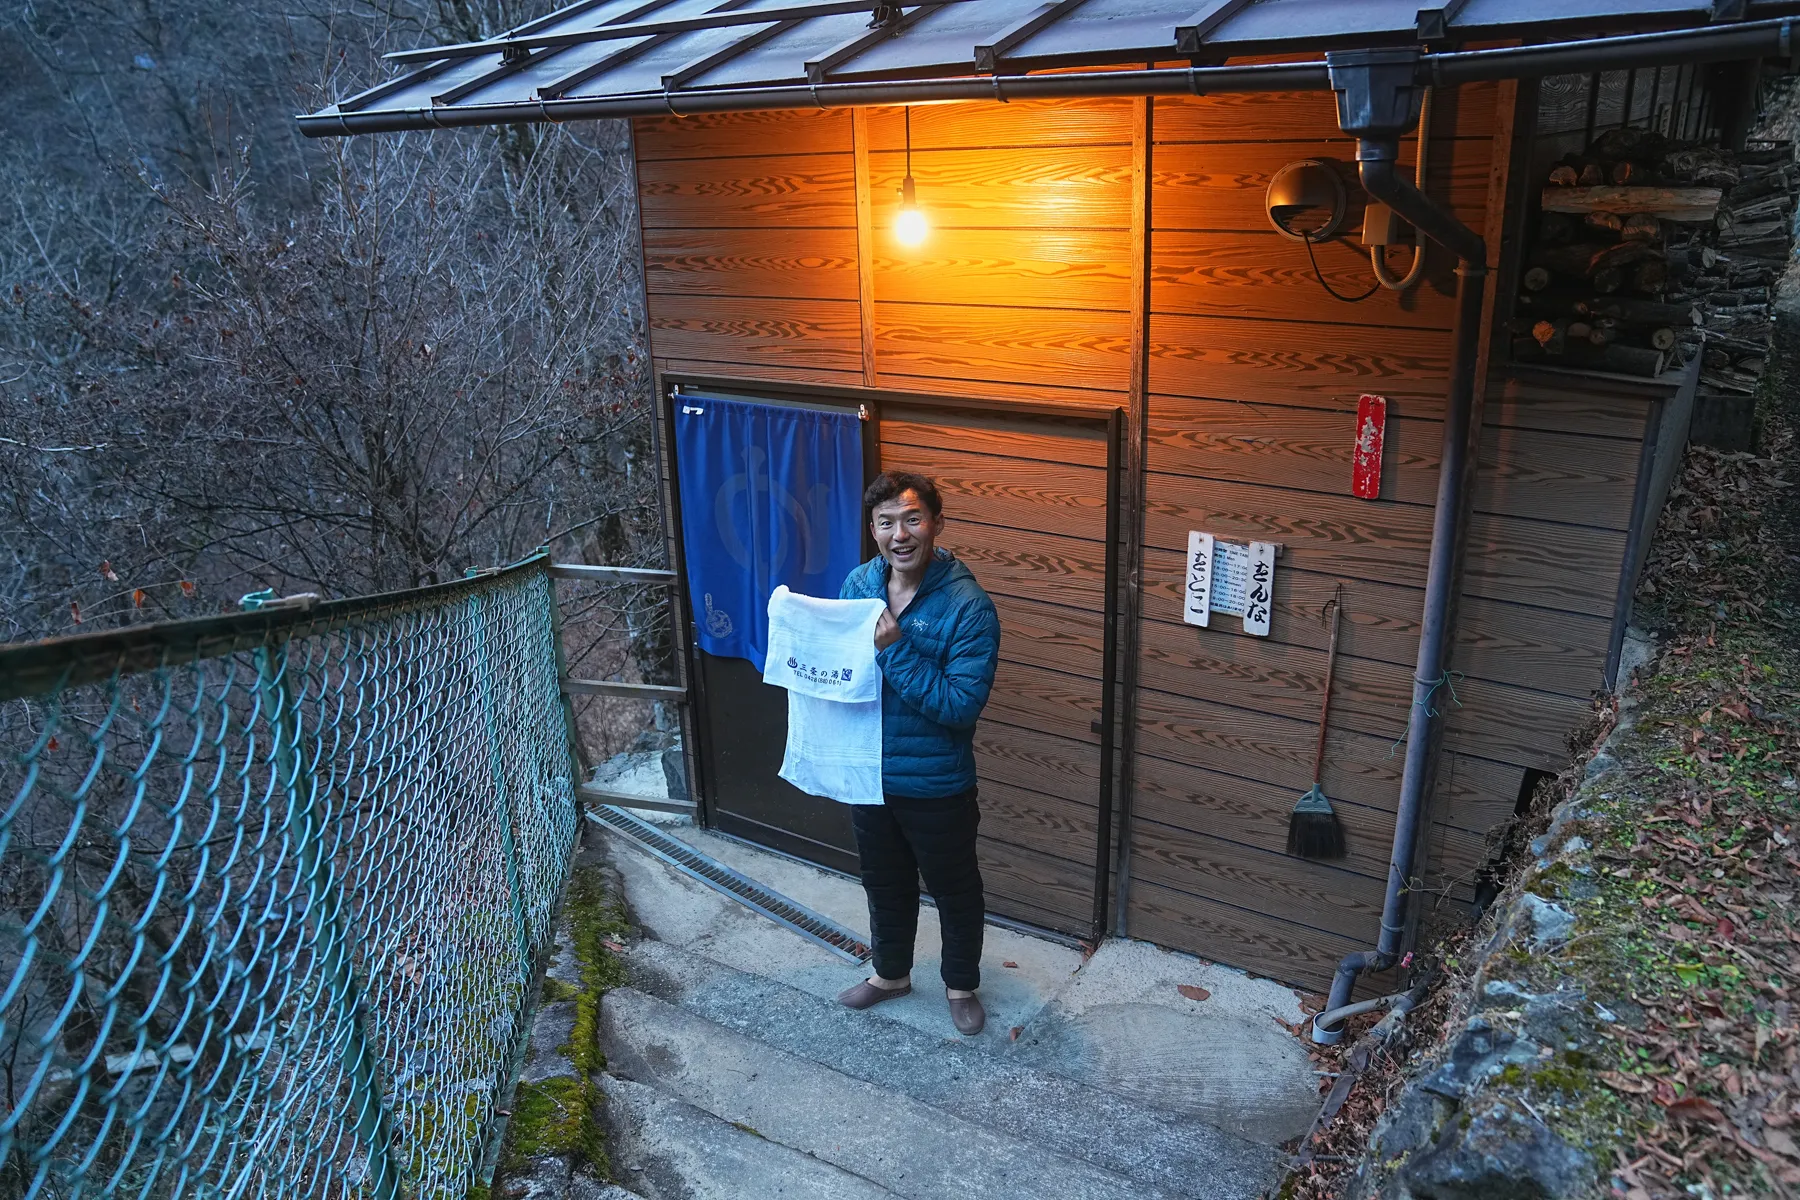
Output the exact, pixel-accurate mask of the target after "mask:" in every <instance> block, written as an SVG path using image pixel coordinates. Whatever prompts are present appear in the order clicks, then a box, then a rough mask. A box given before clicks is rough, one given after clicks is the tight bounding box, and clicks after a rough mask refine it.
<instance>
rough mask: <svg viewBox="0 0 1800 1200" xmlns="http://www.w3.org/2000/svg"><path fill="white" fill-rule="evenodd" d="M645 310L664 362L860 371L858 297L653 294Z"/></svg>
mask: <svg viewBox="0 0 1800 1200" xmlns="http://www.w3.org/2000/svg"><path fill="white" fill-rule="evenodd" d="M648 307H649V310H650V338H651V343H652V345H654V347H655V349H656V353H657V354H658V355H659V356H661V357H665V358H672V359H675V358H679V359H691V360H695V361H700V362H711V363H734V364H742V365H744V366H746V367H752V368H758V369H760V368H762V367H764V366H788V367H794V368H799V369H802V370H807V371H853V372H856V374H857V376H858V377H859V378H860V376H861V374H862V324H861V321H860V319H859V317H858V314H857V308H856V301H854V300H849V301H843V300H745V299H740V298H737V297H725V296H680V297H675V296H658V295H654V294H653V295H651V296H650V297H649V299H648Z"/></svg>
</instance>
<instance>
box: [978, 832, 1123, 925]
mask: <svg viewBox="0 0 1800 1200" xmlns="http://www.w3.org/2000/svg"><path fill="white" fill-rule="evenodd" d="M975 857H976V859H977V860H978V861H979V862H980V863H981V882H982V884H983V889H984V891H985V892H986V894H987V907H988V911H989V912H991V913H998V914H999V915H1001V916H1004V917H1012V918H1013V919H1014V920H1018V921H1026V922H1028V923H1030V924H1032V925H1036V926H1038V927H1040V928H1043V929H1053V930H1056V931H1057V932H1059V933H1066V934H1072V935H1075V936H1083V937H1085V936H1086V935H1087V933H1088V926H1089V924H1090V923H1091V922H1092V921H1093V917H1094V884H1093V874H1094V866H1093V864H1092V863H1086V864H1083V863H1077V862H1071V861H1069V860H1068V859H1063V858H1057V857H1054V856H1053V855H1049V854H1040V853H1038V852H1037V851H1035V850H1029V849H1026V848H1025V847H1023V846H1019V845H1017V844H1016V843H1012V842H1001V841H997V840H995V839H993V838H990V837H987V836H985V835H984V836H982V837H979V838H977V839H976V843H975Z"/></svg>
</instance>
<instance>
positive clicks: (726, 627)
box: [706, 592, 734, 637]
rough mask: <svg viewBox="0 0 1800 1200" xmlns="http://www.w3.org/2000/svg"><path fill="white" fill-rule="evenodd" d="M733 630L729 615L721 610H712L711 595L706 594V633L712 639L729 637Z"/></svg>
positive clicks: (709, 593)
mask: <svg viewBox="0 0 1800 1200" xmlns="http://www.w3.org/2000/svg"><path fill="white" fill-rule="evenodd" d="M733 628H734V626H733V625H732V624H731V614H730V613H728V612H726V611H725V610H724V609H722V608H714V607H713V602H712V593H711V592H708V593H706V632H708V633H710V634H711V635H712V636H713V637H730V636H731V631H732V629H733Z"/></svg>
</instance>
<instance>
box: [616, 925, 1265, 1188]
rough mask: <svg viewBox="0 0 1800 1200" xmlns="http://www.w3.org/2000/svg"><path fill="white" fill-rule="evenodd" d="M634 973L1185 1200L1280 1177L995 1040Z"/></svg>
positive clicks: (728, 971)
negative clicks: (1197, 1185)
mask: <svg viewBox="0 0 1800 1200" xmlns="http://www.w3.org/2000/svg"><path fill="white" fill-rule="evenodd" d="M626 966H627V969H628V971H629V972H630V975H631V978H632V982H633V984H634V986H636V987H638V988H639V989H641V990H643V991H645V992H648V993H651V994H653V995H655V996H657V997H658V998H660V999H662V1000H665V1001H667V1002H668V1003H670V1004H674V1005H676V1006H678V1007H680V1008H682V1009H685V1010H686V1011H687V1012H689V1013H692V1014H693V1015H695V1016H697V1017H700V1018H703V1019H704V1020H705V1021H708V1022H711V1023H713V1024H716V1025H719V1026H722V1027H724V1028H726V1029H729V1030H731V1031H733V1032H735V1033H738V1034H742V1035H743V1036H745V1037H748V1038H751V1039H753V1040H754V1041H756V1042H757V1043H759V1044H760V1045H762V1046H766V1047H772V1048H774V1049H776V1050H781V1051H785V1052H787V1053H789V1054H794V1055H797V1056H800V1057H802V1058H807V1059H810V1060H812V1061H813V1062H815V1063H818V1064H819V1065H821V1066H826V1067H829V1068H831V1069H832V1070H834V1071H836V1072H837V1073H839V1074H842V1075H847V1076H849V1077H851V1078H853V1079H860V1080H863V1081H864V1082H866V1083H871V1084H874V1085H876V1086H878V1087H881V1088H884V1089H886V1090H887V1091H890V1092H893V1093H897V1094H899V1095H902V1096H906V1097H908V1098H910V1099H912V1100H916V1101H919V1102H920V1103H922V1104H928V1105H930V1106H932V1107H934V1108H937V1109H940V1110H942V1111H944V1112H947V1113H950V1114H951V1115H953V1116H957V1117H961V1118H962V1119H964V1120H966V1121H971V1122H975V1123H978V1124H981V1125H985V1126H988V1127H989V1128H992V1129H994V1130H996V1131H999V1132H1001V1133H1004V1134H1007V1135H1009V1136H1010V1137H1012V1138H1015V1139H1018V1140H1020V1141H1025V1142H1030V1143H1034V1144H1036V1145H1040V1146H1050V1147H1054V1148H1055V1149H1056V1151H1057V1152H1058V1153H1060V1154H1066V1155H1069V1156H1070V1157H1073V1158H1079V1159H1081V1160H1083V1161H1084V1162H1087V1163H1091V1164H1093V1165H1095V1166H1098V1167H1102V1168H1104V1169H1106V1170H1108V1171H1112V1172H1116V1173H1118V1174H1121V1175H1125V1176H1127V1177H1129V1178H1131V1179H1133V1180H1136V1181H1138V1182H1139V1183H1141V1184H1143V1185H1144V1186H1145V1187H1147V1188H1150V1189H1158V1190H1160V1191H1161V1192H1165V1193H1168V1194H1172V1195H1184V1194H1186V1189H1187V1188H1188V1186H1189V1185H1190V1184H1191V1182H1192V1181H1193V1180H1196V1179H1209V1180H1239V1181H1246V1182H1248V1181H1255V1180H1261V1179H1264V1178H1267V1177H1268V1175H1269V1174H1270V1172H1271V1171H1273V1170H1274V1169H1275V1166H1276V1162H1277V1158H1278V1156H1277V1155H1276V1153H1275V1152H1274V1151H1272V1150H1271V1149H1270V1148H1269V1147H1267V1146H1263V1145H1260V1144H1257V1143H1255V1142H1250V1141H1247V1140H1244V1139H1242V1138H1239V1137H1235V1136H1232V1135H1231V1134H1228V1133H1225V1132H1222V1131H1221V1130H1219V1129H1216V1128H1214V1127H1213V1126H1211V1125H1208V1124H1203V1123H1201V1122H1199V1121H1195V1120H1192V1119H1191V1118H1189V1117H1187V1116H1184V1115H1180V1114H1176V1113H1171V1112H1167V1111H1164V1110H1162V1109H1159V1108H1156V1107H1154V1106H1153V1105H1148V1104H1140V1103H1138V1102H1136V1101H1133V1100H1131V1099H1129V1098H1126V1097H1124V1096H1121V1095H1118V1094H1116V1093H1114V1092H1110V1091H1103V1090H1100V1089H1097V1088H1095V1087H1092V1086H1090V1085H1088V1084H1087V1083H1083V1082H1079V1081H1076V1080H1073V1079H1069V1078H1065V1077H1063V1076H1061V1075H1057V1074H1054V1073H1051V1072H1047V1071H1041V1070H1036V1069H1033V1068H1031V1067H1029V1066H1026V1065H1024V1064H1023V1063H1020V1062H1018V1061H1016V1057H1017V1056H1016V1055H1008V1054H1004V1053H1001V1054H995V1053H990V1052H989V1050H988V1048H984V1047H983V1045H982V1040H983V1039H976V1040H973V1041H964V1040H961V1039H945V1038H943V1037H940V1036H936V1035H932V1034H925V1033H920V1032H919V1031H917V1030H915V1029H913V1028H911V1027H910V1026H908V1025H905V1024H902V1023H900V1022H898V1021H876V1020H873V1019H872V1014H870V1013H860V1012H852V1011H851V1010H849V1009H847V1008H845V1007H843V1006H842V1005H840V1004H836V1003H833V1002H832V1001H829V1000H823V999H819V998H817V997H814V996H809V995H806V994H805V993H803V992H798V991H795V990H794V989H793V988H790V987H787V986H786V985H784V984H780V983H776V982H775V981H774V980H771V979H767V978H765V977H763V976H760V975H749V974H745V973H744V972H741V971H736V970H733V969H732V968H730V967H726V966H721V965H720V964H718V963H715V962H713V961H711V960H710V959H707V958H703V957H701V956H699V955H696V954H690V953H688V952H687V951H684V950H680V949H677V948H676V947H673V946H670V945H667V944H665V943H662V942H654V941H644V942H639V943H637V944H635V945H633V946H632V947H631V948H630V950H629V951H628V953H627V956H626ZM1214 1194H1215V1195H1217V1196H1220V1197H1225V1196H1244V1197H1251V1196H1255V1195H1256V1188H1255V1187H1238V1186H1234V1185H1230V1184H1225V1185H1221V1186H1220V1187H1219V1188H1218V1190H1217V1191H1216V1192H1215V1193H1214Z"/></svg>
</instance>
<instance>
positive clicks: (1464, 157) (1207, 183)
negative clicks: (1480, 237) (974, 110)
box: [914, 108, 1489, 308]
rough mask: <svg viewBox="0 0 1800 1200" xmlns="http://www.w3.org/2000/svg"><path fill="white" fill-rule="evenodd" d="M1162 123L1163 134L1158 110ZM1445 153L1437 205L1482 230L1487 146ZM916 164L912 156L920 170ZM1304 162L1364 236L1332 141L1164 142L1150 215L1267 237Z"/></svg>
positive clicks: (1296, 252) (1358, 197) (1350, 182)
mask: <svg viewBox="0 0 1800 1200" xmlns="http://www.w3.org/2000/svg"><path fill="white" fill-rule="evenodd" d="M1157 116H1158V118H1159V130H1158V132H1159V133H1160V118H1161V116H1162V112H1161V109H1160V108H1159V109H1158V111H1157ZM1446 145H1447V146H1448V147H1452V148H1454V149H1455V150H1456V151H1457V153H1456V154H1455V156H1454V157H1451V156H1449V155H1440V156H1439V157H1437V158H1435V159H1434V160H1433V162H1432V167H1431V175H1432V176H1433V179H1432V182H1431V185H1430V187H1429V188H1428V189H1427V190H1428V191H1429V192H1430V193H1431V195H1432V196H1433V197H1435V198H1437V199H1439V200H1442V201H1445V202H1446V203H1447V204H1448V205H1449V207H1450V208H1451V210H1452V211H1454V212H1455V213H1456V215H1457V216H1458V217H1460V218H1462V219H1463V221H1464V222H1465V223H1466V222H1470V221H1473V222H1474V224H1475V225H1477V226H1479V225H1480V224H1481V223H1482V217H1483V214H1484V212H1485V207H1486V204H1487V185H1488V164H1489V158H1488V147H1487V145H1486V144H1485V143H1480V144H1478V147H1477V149H1473V150H1472V149H1470V148H1469V143H1457V142H1451V143H1447V144H1446ZM917 158H918V156H917V155H914V160H915V162H916V161H917ZM1301 158H1327V159H1333V160H1335V161H1336V162H1337V164H1338V166H1337V169H1338V170H1339V171H1340V172H1342V173H1343V175H1344V179H1345V190H1346V192H1347V193H1348V196H1349V204H1348V206H1347V209H1346V217H1345V221H1346V225H1345V227H1346V228H1347V229H1352V230H1354V229H1359V228H1361V226H1362V217H1363V206H1364V204H1365V203H1367V194H1366V193H1365V192H1363V190H1362V188H1361V187H1360V186H1358V185H1357V184H1356V182H1355V176H1354V169H1355V158H1356V143H1355V142H1352V141H1347V140H1344V139H1333V140H1331V141H1317V142H1287V143H1272V142H1238V143H1235V144H1231V145H1189V144H1182V143H1165V142H1163V141H1162V140H1161V138H1160V137H1159V138H1158V141H1157V145H1156V153H1155V156H1154V159H1153V162H1154V167H1153V169H1152V174H1151V186H1152V189H1153V193H1152V196H1151V206H1150V211H1151V212H1153V213H1155V214H1156V228H1157V229H1185V230H1194V231H1202V230H1204V231H1210V232H1214V233H1255V234H1263V233H1267V232H1269V214H1268V209H1267V207H1266V203H1265V199H1264V197H1265V195H1266V194H1267V192H1268V190H1269V180H1270V179H1272V178H1273V177H1274V175H1275V172H1277V171H1279V170H1280V169H1281V168H1282V167H1284V166H1286V165H1287V164H1288V163H1291V162H1293V161H1294V160H1295V159H1301ZM914 174H915V175H917V174H918V172H917V171H915V172H914ZM921 186H923V185H922V184H921ZM1285 244H1286V245H1287V247H1288V254H1289V255H1293V256H1297V258H1298V260H1299V261H1301V262H1304V261H1305V258H1306V248H1305V247H1304V246H1301V245H1300V244H1299V243H1297V242H1288V243H1285ZM1441 257H1442V256H1440V258H1441ZM1365 286H1367V285H1366V284H1365ZM1317 303H1318V305H1319V307H1321V308H1323V307H1325V306H1327V305H1332V304H1336V303H1337V302H1336V301H1333V300H1331V298H1330V297H1328V296H1326V295H1325V294H1324V292H1323V291H1321V292H1320V293H1319V299H1318V301H1317Z"/></svg>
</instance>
